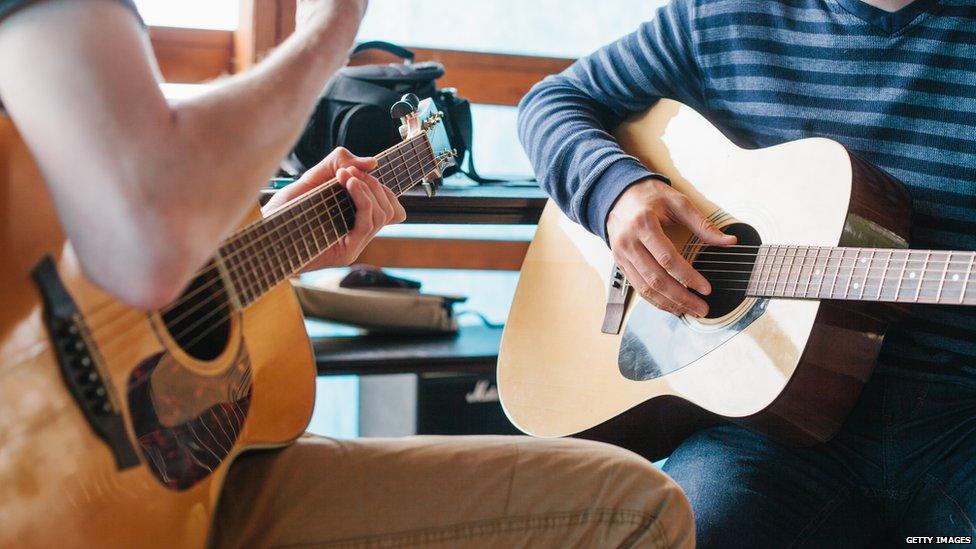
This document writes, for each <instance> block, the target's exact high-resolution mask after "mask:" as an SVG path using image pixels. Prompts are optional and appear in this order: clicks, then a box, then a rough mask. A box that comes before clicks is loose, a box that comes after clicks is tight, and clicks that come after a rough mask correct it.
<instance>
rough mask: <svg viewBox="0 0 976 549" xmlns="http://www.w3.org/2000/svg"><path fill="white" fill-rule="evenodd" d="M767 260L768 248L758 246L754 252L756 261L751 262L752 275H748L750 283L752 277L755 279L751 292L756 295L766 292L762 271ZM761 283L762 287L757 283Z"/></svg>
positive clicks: (764, 269)
mask: <svg viewBox="0 0 976 549" xmlns="http://www.w3.org/2000/svg"><path fill="white" fill-rule="evenodd" d="M768 260H769V248H768V247H766V246H763V247H761V248H759V252H757V254H756V262H755V263H753V268H752V276H750V277H749V281H750V284H752V281H753V279H755V286H754V288H753V289H752V292H753V293H754V294H757V295H763V294H765V293H766V282H767V281H766V279H765V278H764V274H763V273H764V272H765V271H766V263H767V262H768ZM760 284H762V288H760V287H759V285H760Z"/></svg>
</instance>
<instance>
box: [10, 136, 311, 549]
mask: <svg viewBox="0 0 976 549" xmlns="http://www.w3.org/2000/svg"><path fill="white" fill-rule="evenodd" d="M0 170H2V171H0V219H2V222H3V226H2V227H0V253H2V256H3V258H4V259H3V267H2V268H0V303H2V304H3V310H2V311H0V517H2V519H0V546H11V547H14V546H16V547H25V546H34V547H55V546H62V547H63V546H72V547H73V546H78V547H146V546H154V547H200V546H203V544H204V542H205V540H206V536H207V532H208V529H209V527H210V523H211V519H212V516H213V513H214V508H215V505H216V502H217V496H218V493H219V491H220V487H221V483H222V481H223V479H224V477H225V475H226V472H227V469H228V467H229V466H230V463H231V462H232V461H233V459H234V457H235V456H237V455H238V454H240V453H241V452H243V451H244V450H247V449H249V448H269V447H276V446H281V445H283V444H286V443H287V442H289V441H291V440H293V439H295V438H296V437H297V436H299V435H300V434H301V433H302V432H303V430H304V428H305V427H306V425H307V422H308V420H309V417H310V415H311V410H312V405H313V400H314V387H315V385H314V375H315V368H314V361H313V357H312V352H311V347H310V345H309V342H308V339H307V337H306V335H305V329H304V325H303V321H302V315H301V312H300V309H299V306H298V304H297V301H296V299H295V297H294V295H293V292H292V290H291V288H290V286H289V285H288V283H287V282H286V283H282V284H279V285H278V286H276V287H275V288H273V289H272V290H271V291H270V292H268V293H267V294H265V295H264V296H263V297H261V298H260V300H258V301H257V302H256V303H254V304H253V305H252V306H251V307H249V308H247V309H246V310H244V311H241V312H233V313H229V314H230V315H231V318H227V319H226V322H223V323H222V325H223V326H224V327H225V329H223V330H218V331H217V332H218V333H219V334H220V335H218V336H216V339H213V340H211V341H210V346H209V349H208V348H207V346H206V345H204V346H200V345H197V346H196V347H193V346H192V345H190V346H186V345H182V344H180V343H177V341H176V339H174V337H175V336H177V335H179V334H174V333H173V332H174V331H176V330H175V329H173V327H175V326H178V320H176V319H173V320H176V322H171V323H169V324H168V323H167V321H164V320H163V319H162V318H161V317H160V315H158V314H153V315H148V314H147V313H144V312H140V311H136V310H133V309H129V308H127V307H125V306H123V305H122V304H120V303H118V302H115V301H114V300H113V299H112V298H111V297H109V295H108V294H106V293H105V292H104V291H102V290H101V289H99V288H97V287H96V286H94V285H93V284H92V283H90V282H89V281H88V280H87V279H86V278H85V276H84V274H83V273H82V272H81V271H80V270H79V266H78V262H77V260H76V258H75V256H74V253H73V251H72V248H71V246H70V244H68V243H67V242H66V241H65V237H64V235H63V234H62V232H61V230H60V229H59V225H58V222H57V218H56V216H55V212H54V208H53V206H52V204H51V201H50V199H49V197H48V194H47V192H46V189H45V186H44V185H43V183H42V179H41V175H40V173H38V171H37V168H36V167H35V165H34V163H33V161H32V159H31V156H30V154H29V152H28V150H27V149H26V147H25V146H24V145H23V144H22V143H21V141H20V139H19V137H18V135H17V133H16V130H15V129H14V127H13V125H12V124H11V123H10V121H9V120H8V119H6V118H5V117H0ZM258 215H259V212H257V211H255V212H254V216H255V217H256V216H258ZM42 264H46V265H48V266H49V267H53V269H48V270H46V271H45V273H46V275H45V279H46V280H47V281H48V282H51V281H52V280H54V281H57V282H58V284H59V285H61V286H62V289H63V290H66V292H67V294H68V295H69V296H70V298H71V299H72V300H73V302H74V305H75V306H76V307H77V309H78V311H79V312H80V315H81V317H82V318H83V322H84V325H85V326H86V329H85V330H84V331H83V334H82V336H83V337H82V340H83V342H84V343H85V344H86V345H84V346H85V347H86V348H87V349H88V350H90V353H89V355H88V358H89V359H90V360H93V361H94V365H89V366H88V368H89V370H92V369H93V370H94V371H95V372H97V374H98V377H99V379H100V380H101V385H100V387H101V388H102V389H103V390H104V392H105V394H104V395H102V393H103V391H100V390H99V386H98V385H97V384H96V385H91V384H89V385H86V386H83V387H82V388H83V389H84V391H83V392H82V393H81V394H82V395H83V396H82V397H80V398H81V399H89V400H85V403H86V405H87V406H89V408H91V407H92V406H96V407H97V406H104V405H105V402H106V399H107V402H109V403H110V404H111V405H112V408H114V411H113V412H112V413H107V414H104V415H97V413H96V415H95V416H92V417H95V418H96V422H102V423H100V425H107V426H109V428H111V427H113V426H114V430H111V429H110V430H109V432H110V438H114V440H115V445H116V446H115V447H112V446H111V445H109V444H107V442H106V440H105V439H104V438H103V437H100V436H98V435H97V434H96V431H95V429H94V428H93V423H92V420H91V419H90V418H89V415H88V412H87V411H86V409H85V407H84V406H82V405H81V401H80V400H79V398H78V397H76V396H75V395H74V394H73V393H72V392H71V391H70V390H69V385H68V384H67V383H66V375H67V374H65V373H64V372H63V371H62V366H61V364H60V362H59V355H58V345H62V344H64V343H66V342H68V343H70V342H71V341H72V340H71V339H70V337H66V338H63V339H58V338H57V337H55V336H53V335H52V333H51V330H50V329H49V328H50V327H49V326H48V325H47V323H46V321H45V313H44V311H45V300H44V298H43V295H42V292H41V291H40V289H39V282H38V280H39V278H38V275H37V273H38V270H37V267H38V265H42ZM49 289H51V288H50V287H49ZM56 294H57V292H54V294H52V295H55V297H56ZM61 304H62V305H63V303H61ZM212 311H214V308H213V307H211V308H209V309H207V312H208V313H210V312H212ZM184 312H186V313H189V314H190V318H192V315H193V314H198V315H199V311H197V312H194V311H184ZM217 312H218V313H219V312H220V311H219V310H218V311H217ZM218 317H219V315H218ZM198 320H207V321H216V317H210V318H207V317H206V316H201V317H200V318H199V319H198ZM170 324H172V326H170V328H167V326H169V325H170ZM184 343H187V341H185V340H184ZM183 347H188V348H192V349H193V353H194V355H196V356H197V358H194V357H193V356H191V355H190V354H188V352H187V351H185V350H184V348H183ZM72 360H74V361H76V362H78V363H79V364H80V363H81V362H79V361H80V360H83V359H78V358H77V356H76V357H75V358H73V359H72ZM72 364H73V363H72ZM85 364H88V363H85ZM71 367H73V366H71ZM79 368H82V366H79ZM85 372H86V370H78V372H73V371H70V372H69V374H70V375H86V374H85ZM84 395H87V396H84ZM99 399H101V400H99ZM106 418H107V419H106Z"/></svg>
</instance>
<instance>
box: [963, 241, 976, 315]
mask: <svg viewBox="0 0 976 549" xmlns="http://www.w3.org/2000/svg"><path fill="white" fill-rule="evenodd" d="M973 261H976V254H974V253H970V255H969V263H968V264H967V266H966V276H965V277H964V278H963V281H962V291H961V292H959V303H962V302H964V301H965V300H966V287H967V286H969V275H970V274H972V272H973Z"/></svg>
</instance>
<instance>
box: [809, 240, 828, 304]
mask: <svg viewBox="0 0 976 549" xmlns="http://www.w3.org/2000/svg"><path fill="white" fill-rule="evenodd" d="M822 251H824V248H817V257H816V259H814V261H813V265H814V267H815V268H814V273H815V274H816V275H817V276H819V277H820V279H819V280H817V292H816V293H815V294H813V295H814V297H823V285H824V278H826V276H827V257H828V256H829V254H830V250H829V249H827V250H826V251H827V255H825V256H824V257H823V264H822V265H821V263H820V252H822Z"/></svg>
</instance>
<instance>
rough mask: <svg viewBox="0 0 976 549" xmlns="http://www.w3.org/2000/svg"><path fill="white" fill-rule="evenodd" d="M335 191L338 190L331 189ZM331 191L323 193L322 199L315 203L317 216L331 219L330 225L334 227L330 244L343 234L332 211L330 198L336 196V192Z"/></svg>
mask: <svg viewBox="0 0 976 549" xmlns="http://www.w3.org/2000/svg"><path fill="white" fill-rule="evenodd" d="M335 192H336V191H334V190H333V191H331V193H335ZM331 193H327V194H324V195H322V197H321V200H320V201H319V202H318V203H317V204H316V205H315V214H316V217H320V218H321V217H324V218H326V219H328V220H329V226H331V227H332V235H331V236H330V237H329V244H334V243H335V242H336V241H338V240H339V237H340V236H341V235H342V233H340V232H339V227H338V225H336V222H335V216H334V215H333V214H332V213H331V212H330V210H331V208H330V206H329V199H330V198H331V197H333V196H335V195H334V194H331ZM319 210H322V211H319Z"/></svg>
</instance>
